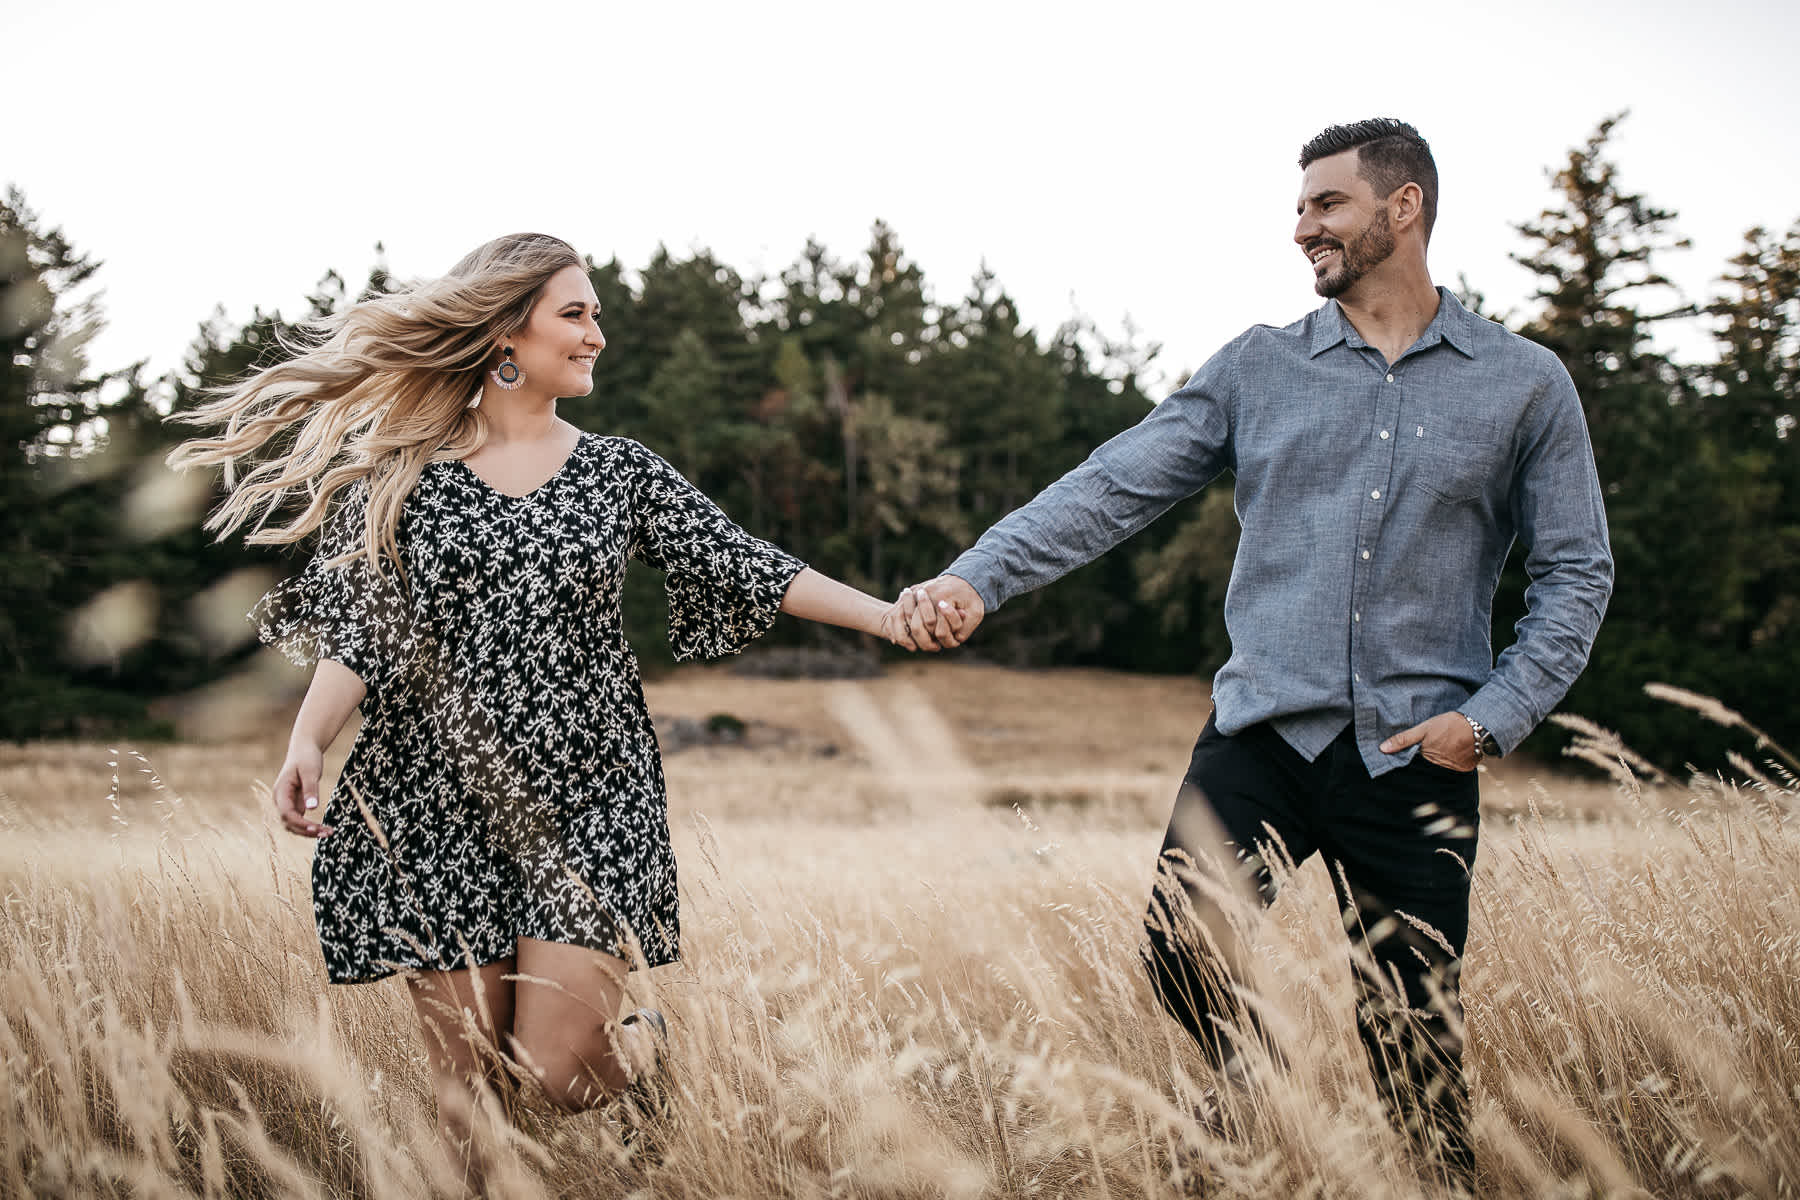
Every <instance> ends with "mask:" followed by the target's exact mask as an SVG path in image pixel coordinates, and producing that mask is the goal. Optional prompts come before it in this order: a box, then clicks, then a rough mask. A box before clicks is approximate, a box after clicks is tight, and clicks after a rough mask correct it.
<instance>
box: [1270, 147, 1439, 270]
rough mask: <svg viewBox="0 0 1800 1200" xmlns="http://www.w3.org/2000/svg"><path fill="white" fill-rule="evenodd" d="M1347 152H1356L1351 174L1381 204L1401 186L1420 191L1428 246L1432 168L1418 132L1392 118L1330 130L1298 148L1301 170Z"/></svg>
mask: <svg viewBox="0 0 1800 1200" xmlns="http://www.w3.org/2000/svg"><path fill="white" fill-rule="evenodd" d="M1346 150H1355V151H1356V152H1357V155H1356V173H1357V174H1358V175H1360V176H1362V177H1363V178H1364V179H1366V180H1368V181H1369V186H1370V187H1371V188H1373V189H1374V190H1375V194H1376V195H1377V196H1380V197H1381V198H1382V199H1384V200H1385V199H1386V198H1387V197H1389V196H1391V195H1393V194H1394V189H1395V188H1397V187H1399V186H1401V185H1402V184H1407V183H1416V184H1418V185H1419V191H1421V192H1423V193H1424V199H1423V200H1422V201H1421V202H1420V205H1419V215H1420V216H1421V217H1422V218H1423V220H1424V222H1425V240H1426V241H1430V240H1431V227H1432V226H1433V225H1434V224H1436V223H1437V200H1438V176H1437V163H1436V162H1435V161H1434V160H1433V159H1432V157H1431V147H1430V146H1428V145H1426V144H1425V139H1424V138H1422V137H1420V136H1419V131H1418V130H1416V129H1414V128H1413V127H1412V126H1411V125H1408V124H1407V123H1406V122H1405V121H1397V120H1395V119H1394V118H1393V117H1375V118H1373V119H1371V120H1367V121H1357V122H1355V123H1354V124H1351V125H1333V126H1332V127H1331V128H1329V129H1327V130H1325V131H1324V132H1322V133H1320V134H1319V135H1318V136H1316V137H1314V138H1313V140H1312V141H1310V142H1308V143H1306V145H1304V146H1302V147H1301V148H1300V169H1301V170H1302V171H1304V170H1306V168H1308V167H1310V166H1312V165H1313V163H1315V162H1317V161H1318V160H1319V159H1321V158H1330V157H1331V156H1332V155H1334V154H1342V153H1343V152H1344V151H1346Z"/></svg>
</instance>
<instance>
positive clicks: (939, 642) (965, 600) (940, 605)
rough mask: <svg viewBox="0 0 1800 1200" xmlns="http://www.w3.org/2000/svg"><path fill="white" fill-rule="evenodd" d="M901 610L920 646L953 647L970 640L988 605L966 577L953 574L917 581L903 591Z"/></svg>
mask: <svg viewBox="0 0 1800 1200" xmlns="http://www.w3.org/2000/svg"><path fill="white" fill-rule="evenodd" d="M898 604H899V605H900V611H901V613H902V615H903V616H905V618H906V623H907V629H908V630H909V631H910V632H911V634H912V639H913V643H914V644H915V645H916V646H917V647H918V648H919V649H921V650H952V649H955V648H956V647H957V646H960V645H962V644H963V643H964V642H966V641H968V640H969V635H970V634H971V633H974V632H975V627H976V626H977V625H979V624H981V618H982V617H983V616H984V615H985V614H986V613H987V605H985V604H983V603H982V602H981V595H980V593H978V592H977V591H976V590H975V589H974V588H973V587H971V586H970V585H969V583H968V581H967V580H963V579H958V578H957V577H956V576H954V575H939V576H938V577H937V578H936V579H933V580H929V581H928V582H925V583H921V584H916V585H914V586H913V587H909V588H907V589H906V590H905V591H903V592H901V593H900V599H899V601H898Z"/></svg>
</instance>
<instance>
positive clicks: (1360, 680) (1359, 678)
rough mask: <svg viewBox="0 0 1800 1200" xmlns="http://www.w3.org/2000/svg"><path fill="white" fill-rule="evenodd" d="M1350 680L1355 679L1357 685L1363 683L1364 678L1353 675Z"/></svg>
mask: <svg viewBox="0 0 1800 1200" xmlns="http://www.w3.org/2000/svg"><path fill="white" fill-rule="evenodd" d="M1350 678H1351V679H1354V680H1355V681H1356V682H1357V683H1361V682H1362V676H1361V675H1354V674H1353V675H1351V676H1350Z"/></svg>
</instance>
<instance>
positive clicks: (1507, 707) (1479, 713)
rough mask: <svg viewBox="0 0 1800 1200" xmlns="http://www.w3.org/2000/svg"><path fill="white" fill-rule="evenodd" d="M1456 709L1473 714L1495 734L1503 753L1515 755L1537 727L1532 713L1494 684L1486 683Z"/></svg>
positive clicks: (1465, 713)
mask: <svg viewBox="0 0 1800 1200" xmlns="http://www.w3.org/2000/svg"><path fill="white" fill-rule="evenodd" d="M1456 711H1458V712H1460V713H1462V714H1463V715H1464V716H1465V717H1472V718H1474V719H1475V720H1476V721H1479V722H1480V723H1481V727H1482V728H1483V729H1485V730H1487V731H1488V732H1489V733H1491V734H1493V735H1494V740H1495V741H1496V742H1498V743H1499V744H1500V753H1501V754H1511V753H1512V752H1513V751H1514V750H1516V749H1518V746H1519V743H1520V742H1523V741H1524V740H1525V737H1526V735H1527V734H1529V733H1530V732H1531V731H1532V729H1534V728H1535V727H1536V726H1537V721H1536V720H1535V719H1534V718H1533V717H1532V715H1531V714H1530V713H1528V712H1526V711H1525V710H1524V709H1522V708H1520V707H1519V706H1518V704H1517V703H1515V702H1514V701H1513V700H1512V699H1511V698H1510V697H1508V696H1507V695H1506V694H1505V693H1504V692H1502V691H1501V690H1500V689H1498V688H1496V687H1495V686H1494V685H1493V684H1485V685H1483V686H1482V688H1481V690H1480V691H1478V692H1476V693H1475V694H1474V695H1473V696H1470V697H1469V699H1468V701H1467V702H1466V703H1464V704H1463V705H1462V706H1461V707H1459V708H1458V709H1457V710H1456Z"/></svg>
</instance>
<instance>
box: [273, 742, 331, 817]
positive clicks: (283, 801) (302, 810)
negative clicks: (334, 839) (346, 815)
mask: <svg viewBox="0 0 1800 1200" xmlns="http://www.w3.org/2000/svg"><path fill="white" fill-rule="evenodd" d="M324 770H325V752H324V751H323V750H321V749H319V747H318V746H317V745H316V744H314V743H312V742H309V741H307V740H305V739H304V738H295V739H294V740H293V741H292V742H289V743H288V755H287V761H286V762H284V763H282V764H281V774H279V775H277V776H276V777H275V791H274V800H275V815H276V816H277V817H280V818H281V824H282V827H283V828H285V829H286V830H287V831H288V832H289V833H292V834H296V835H298V836H300V837H310V838H316V837H324V836H325V835H326V834H328V833H330V832H331V830H332V827H331V826H330V825H321V824H319V823H318V822H317V821H314V820H313V816H312V815H313V813H315V812H317V811H318V808H319V776H320V775H321V774H323V773H324Z"/></svg>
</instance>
